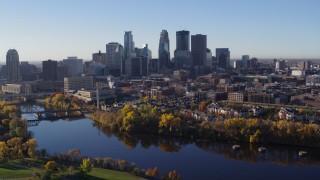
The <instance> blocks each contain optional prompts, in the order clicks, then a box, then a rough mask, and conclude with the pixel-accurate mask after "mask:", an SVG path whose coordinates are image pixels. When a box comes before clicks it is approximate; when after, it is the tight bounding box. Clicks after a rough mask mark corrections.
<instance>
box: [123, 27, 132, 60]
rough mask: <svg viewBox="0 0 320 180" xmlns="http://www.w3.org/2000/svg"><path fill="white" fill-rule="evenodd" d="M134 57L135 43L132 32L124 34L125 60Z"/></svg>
mask: <svg viewBox="0 0 320 180" xmlns="http://www.w3.org/2000/svg"><path fill="white" fill-rule="evenodd" d="M133 56H134V42H133V36H132V32H131V31H126V32H125V33H124V58H125V59H127V58H130V57H133Z"/></svg>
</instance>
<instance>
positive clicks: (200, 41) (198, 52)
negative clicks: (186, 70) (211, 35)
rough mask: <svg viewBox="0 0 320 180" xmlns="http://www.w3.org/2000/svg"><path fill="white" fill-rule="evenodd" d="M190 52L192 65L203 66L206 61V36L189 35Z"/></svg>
mask: <svg viewBox="0 0 320 180" xmlns="http://www.w3.org/2000/svg"><path fill="white" fill-rule="evenodd" d="M191 54H192V59H193V66H205V65H206V61H207V36H206V35H202V34H196V35H192V36H191Z"/></svg>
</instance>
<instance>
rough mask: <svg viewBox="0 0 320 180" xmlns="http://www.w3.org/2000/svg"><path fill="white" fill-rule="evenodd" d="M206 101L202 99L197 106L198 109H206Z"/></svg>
mask: <svg viewBox="0 0 320 180" xmlns="http://www.w3.org/2000/svg"><path fill="white" fill-rule="evenodd" d="M206 106H207V105H206V102H205V101H202V102H201V103H200V104H199V106H198V110H199V111H204V110H205V109H206Z"/></svg>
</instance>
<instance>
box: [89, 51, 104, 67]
mask: <svg viewBox="0 0 320 180" xmlns="http://www.w3.org/2000/svg"><path fill="white" fill-rule="evenodd" d="M92 61H93V62H96V63H101V64H104V65H106V53H101V51H99V52H97V53H93V54H92Z"/></svg>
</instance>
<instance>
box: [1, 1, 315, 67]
mask: <svg viewBox="0 0 320 180" xmlns="http://www.w3.org/2000/svg"><path fill="white" fill-rule="evenodd" d="M162 29H166V30H167V31H168V33H169V39H170V51H171V57H173V51H174V50H175V46H176V41H175V39H176V36H175V33H176V31H178V30H189V31H190V34H191V35H194V34H205V35H207V47H208V48H210V49H211V50H212V52H213V55H214V54H215V48H225V47H227V48H229V50H230V51H231V58H232V59H240V58H241V55H244V54H248V55H250V57H257V58H317V59H320V0H161V1H159V0H116V1H115V0H29V1H26V0H1V1H0V63H3V62H5V59H6V53H7V51H8V50H9V49H16V50H17V51H18V53H19V56H20V61H42V60H47V59H54V60H62V59H64V58H66V57H68V56H78V57H79V58H82V59H85V60H90V59H91V58H92V53H95V52H97V51H99V50H101V51H102V52H105V51H106V50H105V45H106V44H107V43H109V42H119V43H121V44H123V41H124V40H123V36H124V32H125V31H132V34H133V40H134V42H135V46H136V47H142V46H143V44H148V45H149V48H150V49H151V51H152V56H153V58H157V57H158V44H159V37H160V32H161V30H162Z"/></svg>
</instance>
